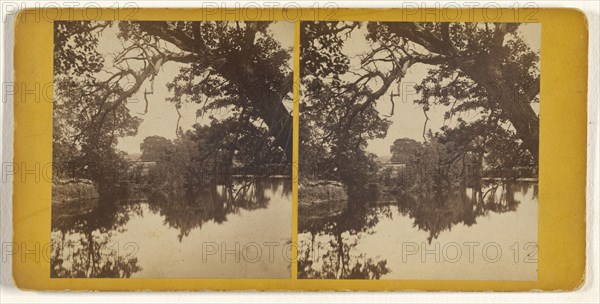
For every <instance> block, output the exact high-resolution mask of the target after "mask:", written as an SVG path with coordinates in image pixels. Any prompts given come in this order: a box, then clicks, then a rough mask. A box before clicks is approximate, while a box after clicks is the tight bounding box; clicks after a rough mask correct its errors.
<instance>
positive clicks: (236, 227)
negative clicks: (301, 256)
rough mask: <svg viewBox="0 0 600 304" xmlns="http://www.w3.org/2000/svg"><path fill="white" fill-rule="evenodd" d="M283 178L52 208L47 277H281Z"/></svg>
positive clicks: (286, 224) (286, 249) (285, 243)
mask: <svg viewBox="0 0 600 304" xmlns="http://www.w3.org/2000/svg"><path fill="white" fill-rule="evenodd" d="M291 199H292V198H291V181H290V179H289V178H287V179H285V178H270V179H261V180H246V181H243V180H236V181H235V182H234V183H233V185H231V186H230V187H224V186H222V185H221V186H214V187H210V189H200V190H196V191H191V193H185V194H183V193H175V192H172V193H164V192H160V191H153V192H152V193H136V194H135V195H129V196H128V197H127V198H123V197H121V198H110V199H109V198H103V199H94V200H88V201H76V202H71V203H68V204H66V205H63V206H58V207H53V210H52V212H53V216H52V235H51V243H52V253H51V275H52V277H131V278H289V277H290V256H291V248H292V247H291V221H292V213H291V206H292V203H291Z"/></svg>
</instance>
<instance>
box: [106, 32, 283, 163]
mask: <svg viewBox="0 0 600 304" xmlns="http://www.w3.org/2000/svg"><path fill="white" fill-rule="evenodd" d="M116 31H117V30H116V29H115V28H114V27H113V28H111V29H107V30H105V31H104V32H103V34H102V37H100V39H99V44H98V50H99V52H100V53H101V54H104V55H107V56H108V55H109V54H114V53H117V52H119V51H120V50H122V49H123V46H122V45H121V42H120V41H119V40H117V39H116V38H115V35H116V33H117V32H116ZM268 31H269V32H271V33H272V35H273V37H274V38H275V39H276V40H277V41H279V42H280V44H281V46H282V47H283V48H287V49H293V46H294V23H292V22H287V21H278V22H274V23H272V24H271V25H270V26H269V28H268ZM109 57H110V56H109ZM292 57H293V56H292ZM289 65H290V67H292V66H293V58H292V59H290V61H289ZM181 66H182V64H179V63H174V62H169V63H166V64H164V65H163V66H162V67H161V69H160V72H159V73H158V74H157V76H156V77H155V79H154V85H153V88H152V87H151V83H150V81H146V82H145V83H144V85H143V86H142V87H141V88H140V90H139V92H138V93H137V94H136V95H134V96H133V97H131V98H130V99H129V100H128V102H127V107H128V108H129V110H130V112H131V113H132V114H134V115H136V116H138V117H140V118H142V119H143V122H142V123H141V125H140V127H139V129H138V133H137V135H136V136H129V137H122V138H120V139H119V142H118V144H117V149H119V150H122V151H125V152H127V153H129V154H136V153H141V152H140V144H141V143H142V141H143V140H144V138H146V137H148V136H152V135H158V136H162V137H165V138H168V139H175V138H176V137H177V136H176V133H175V130H176V128H177V118H178V114H177V111H176V110H175V106H174V105H173V104H172V103H169V102H168V101H166V98H168V97H170V96H171V93H169V92H168V90H167V88H166V84H167V83H168V82H170V81H172V80H173V78H174V77H175V76H176V75H177V74H178V73H179V68H180V67H181ZM152 89H153V90H152ZM144 90H148V91H153V92H154V93H153V94H149V95H148V113H146V114H143V113H144V109H145V107H146V102H145V101H144ZM198 109H199V105H197V104H191V103H183V105H182V108H181V109H180V113H181V115H182V118H181V121H180V123H179V125H180V127H182V128H183V129H184V130H187V129H190V128H191V127H192V126H193V125H194V124H195V123H200V124H205V123H207V122H208V118H206V117H205V118H204V119H202V118H197V117H196V111H197V110H198ZM220 114H221V115H225V114H226V113H225V112H221V113H219V112H217V113H215V116H219V115H220Z"/></svg>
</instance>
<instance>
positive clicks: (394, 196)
mask: <svg viewBox="0 0 600 304" xmlns="http://www.w3.org/2000/svg"><path fill="white" fill-rule="evenodd" d="M540 44H541V25H540V24H539V23H424V22H350V21H336V22H322V21H303V22H301V31H300V77H301V83H300V113H299V117H300V126H299V133H300V141H299V185H298V261H297V262H298V278H300V279H371V280H376V279H401V280H523V281H532V280H533V281H534V280H536V279H537V240H538V157H539V134H540V133H539V119H540Z"/></svg>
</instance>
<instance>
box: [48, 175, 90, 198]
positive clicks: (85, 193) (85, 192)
mask: <svg viewBox="0 0 600 304" xmlns="http://www.w3.org/2000/svg"><path fill="white" fill-rule="evenodd" d="M97 197H98V191H97V190H96V187H94V184H93V183H92V182H91V181H90V180H86V179H64V180H60V179H56V180H53V181H52V204H62V203H67V202H71V201H76V200H82V199H92V198H97Z"/></svg>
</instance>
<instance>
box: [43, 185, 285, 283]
mask: <svg viewBox="0 0 600 304" xmlns="http://www.w3.org/2000/svg"><path fill="white" fill-rule="evenodd" d="M281 184H282V182H281V180H277V179H245V180H238V179H236V180H235V181H232V182H230V183H229V184H228V185H216V184H215V185H213V186H209V187H204V189H188V190H186V191H182V192H177V191H170V192H168V193H166V192H160V191H151V193H138V194H135V195H128V196H126V197H123V196H121V197H103V198H101V199H96V200H87V201H75V202H70V203H64V204H62V205H56V206H53V208H52V237H51V242H52V246H51V248H52V250H51V261H50V263H51V277H56V278H65V277H75V278H85V277H99V278H128V277H131V275H132V274H134V273H136V272H138V271H140V270H142V269H141V267H140V266H138V259H137V257H135V254H132V253H134V252H133V251H132V250H128V248H124V245H125V244H117V243H114V242H112V241H111V240H112V237H113V236H114V235H115V234H117V233H122V232H124V231H125V230H126V228H125V227H126V224H127V223H128V222H129V220H130V219H131V218H132V217H136V216H140V217H143V212H142V204H147V206H148V210H150V211H151V212H152V213H156V214H160V215H161V216H162V217H163V219H164V222H165V224H166V225H168V227H170V228H174V229H177V230H179V232H180V233H179V235H178V238H179V241H180V242H181V241H182V239H183V237H185V236H188V235H189V233H190V232H191V231H192V230H194V229H198V228H201V227H202V225H203V224H204V223H206V222H208V221H214V222H216V223H224V222H226V221H227V215H228V214H232V213H238V212H239V211H240V210H255V209H260V208H266V207H267V206H268V204H269V197H267V196H266V195H265V192H267V191H268V190H272V191H273V192H274V191H275V190H276V188H277V187H279V186H280V185H281ZM283 185H284V186H283V187H284V189H283V193H284V195H287V194H289V193H290V192H291V182H289V181H287V180H286V181H284V182H283ZM273 192H271V193H273ZM134 196H135V197H136V198H132V197H134ZM132 242H135V240H132ZM119 247H120V248H119Z"/></svg>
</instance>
